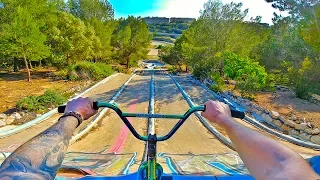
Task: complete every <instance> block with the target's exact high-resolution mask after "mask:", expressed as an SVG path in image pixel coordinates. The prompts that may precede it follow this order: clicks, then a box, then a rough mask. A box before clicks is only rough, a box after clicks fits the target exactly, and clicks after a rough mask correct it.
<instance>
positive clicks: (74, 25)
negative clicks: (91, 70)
mask: <svg viewBox="0 0 320 180" xmlns="http://www.w3.org/2000/svg"><path fill="white" fill-rule="evenodd" d="M49 34H50V35H49V37H50V39H49V42H50V45H51V48H52V52H53V54H52V56H53V57H52V59H53V63H54V64H57V65H60V66H61V65H64V64H67V65H69V64H71V63H73V62H76V61H80V60H87V59H92V58H93V57H92V55H93V49H94V47H93V44H94V43H93V40H95V41H96V42H98V40H97V39H96V37H94V36H95V32H94V30H93V28H92V27H89V28H88V27H87V26H86V25H85V24H84V22H83V21H81V20H80V19H79V18H76V17H74V16H73V15H72V14H68V13H66V12H57V22H56V25H55V26H54V27H52V29H51V30H50V32H49ZM97 46H98V45H97Z"/></svg>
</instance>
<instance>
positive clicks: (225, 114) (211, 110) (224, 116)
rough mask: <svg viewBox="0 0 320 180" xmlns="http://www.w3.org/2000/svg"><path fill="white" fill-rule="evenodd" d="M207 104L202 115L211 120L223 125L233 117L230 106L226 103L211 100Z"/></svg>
mask: <svg viewBox="0 0 320 180" xmlns="http://www.w3.org/2000/svg"><path fill="white" fill-rule="evenodd" d="M205 105H206V111H205V112H202V113H201V115H202V116H203V117H205V118H206V119H208V120H209V121H211V122H213V123H217V124H219V125H222V124H223V122H224V121H228V120H230V119H232V118H231V111H230V108H229V106H228V105H226V104H225V103H222V102H219V101H212V100H209V101H208V102H206V103H205Z"/></svg>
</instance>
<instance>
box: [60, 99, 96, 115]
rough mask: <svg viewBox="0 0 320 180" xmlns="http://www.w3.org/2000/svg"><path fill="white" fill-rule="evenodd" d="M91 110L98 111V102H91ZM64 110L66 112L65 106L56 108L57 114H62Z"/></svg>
mask: <svg viewBox="0 0 320 180" xmlns="http://www.w3.org/2000/svg"><path fill="white" fill-rule="evenodd" d="M93 109H94V110H99V107H98V102H93ZM65 110H66V106H65V105H64V106H59V107H58V112H59V113H64V111H65Z"/></svg>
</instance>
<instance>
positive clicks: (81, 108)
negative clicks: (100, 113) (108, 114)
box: [65, 97, 97, 120]
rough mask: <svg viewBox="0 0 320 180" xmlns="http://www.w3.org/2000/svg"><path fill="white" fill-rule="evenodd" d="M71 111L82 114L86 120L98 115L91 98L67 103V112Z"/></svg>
mask: <svg viewBox="0 0 320 180" xmlns="http://www.w3.org/2000/svg"><path fill="white" fill-rule="evenodd" d="M70 111H72V112H77V113H79V114H81V116H82V118H83V119H84V120H87V119H89V118H90V117H91V116H93V115H95V114H96V113H97V110H94V109H93V101H92V100H91V99H90V98H81V97H80V98H78V99H74V100H72V101H69V102H68V103H67V106H66V110H65V112H70Z"/></svg>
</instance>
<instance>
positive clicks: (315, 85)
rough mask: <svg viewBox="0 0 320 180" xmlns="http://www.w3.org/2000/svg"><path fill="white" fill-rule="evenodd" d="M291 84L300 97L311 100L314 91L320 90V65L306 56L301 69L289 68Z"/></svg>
mask: <svg viewBox="0 0 320 180" xmlns="http://www.w3.org/2000/svg"><path fill="white" fill-rule="evenodd" d="M288 72H289V84H290V86H291V87H293V88H294V89H295V92H296V96H297V97H298V98H300V99H306V100H310V99H311V97H312V93H315V92H319V83H320V67H319V65H317V64H316V63H314V62H312V61H310V60H309V59H308V58H306V59H305V60H304V61H303V62H302V63H301V66H300V68H299V69H295V68H294V67H289V68H288Z"/></svg>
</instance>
